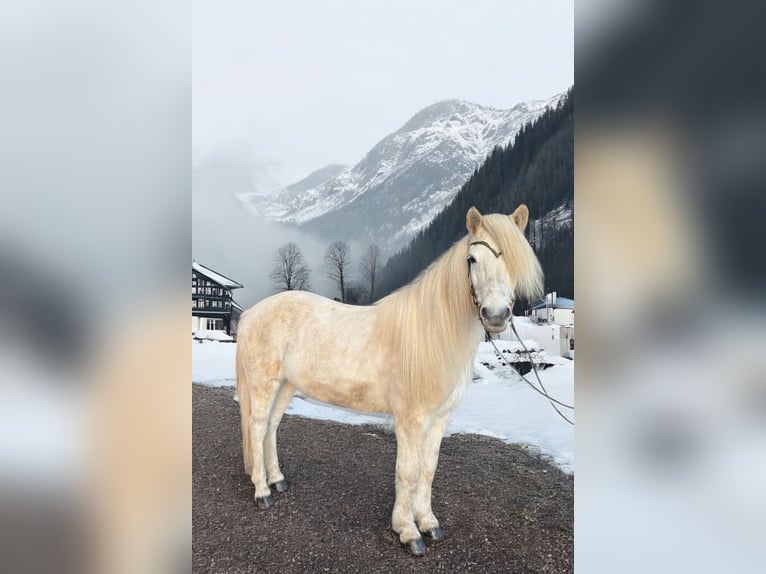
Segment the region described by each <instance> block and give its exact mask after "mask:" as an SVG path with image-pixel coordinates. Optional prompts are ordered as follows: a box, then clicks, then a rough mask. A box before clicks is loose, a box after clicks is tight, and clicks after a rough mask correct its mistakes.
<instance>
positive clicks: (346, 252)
mask: <svg viewBox="0 0 766 574" xmlns="http://www.w3.org/2000/svg"><path fill="white" fill-rule="evenodd" d="M324 260H325V262H326V263H327V267H328V271H327V276H328V277H329V278H330V279H332V281H333V282H334V283H335V284H336V285H337V286H338V288H339V289H340V300H341V302H343V303H345V302H346V281H347V280H348V268H349V266H350V265H351V250H350V249H349V248H348V245H347V244H346V243H344V242H343V241H336V242H335V243H333V244H332V245H330V247H329V248H328V249H327V253H325V256H324Z"/></svg>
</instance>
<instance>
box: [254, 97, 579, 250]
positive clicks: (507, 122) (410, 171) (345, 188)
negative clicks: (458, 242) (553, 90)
mask: <svg viewBox="0 0 766 574" xmlns="http://www.w3.org/2000/svg"><path fill="white" fill-rule="evenodd" d="M563 95H564V94H559V95H556V96H554V97H553V98H551V99H549V100H536V101H530V102H524V103H520V104H517V105H516V106H514V107H512V108H510V109H507V110H501V109H496V108H491V107H487V106H481V105H478V104H474V103H471V102H466V101H462V100H443V101H440V102H437V103H435V104H432V105H430V106H428V107H426V108H424V109H422V110H420V111H419V112H418V113H417V114H415V115H414V116H412V118H410V119H409V120H408V121H407V122H406V123H405V124H404V125H403V126H402V127H401V128H400V129H399V130H397V131H395V132H393V133H392V134H389V135H388V136H386V137H385V138H383V139H382V140H381V141H380V142H378V143H377V144H376V145H375V146H374V147H373V148H372V149H371V150H370V151H369V152H368V153H367V155H365V157H364V158H363V159H362V160H361V161H360V162H359V163H357V164H356V165H355V166H353V167H343V166H337V165H333V166H327V167H325V168H322V169H320V170H317V171H315V172H313V173H312V174H310V175H309V176H308V177H306V178H305V179H303V180H301V181H299V182H297V183H295V184H292V185H290V186H287V187H285V188H281V189H278V190H276V191H275V192H273V193H271V194H269V195H268V196H248V197H247V198H245V199H246V200H247V202H248V204H249V207H251V208H252V209H254V210H255V211H257V212H258V213H260V214H261V215H262V216H264V217H266V218H268V219H273V220H277V221H283V222H289V223H294V224H299V225H304V226H307V227H308V228H310V229H312V230H314V231H316V232H318V233H320V234H322V235H325V236H327V237H328V238H336V239H358V240H362V241H369V242H374V243H378V244H379V245H381V247H383V248H384V249H385V250H386V251H388V252H391V251H393V250H395V249H397V248H399V247H401V246H403V245H404V244H405V243H406V242H407V241H409V239H411V237H412V236H413V235H415V234H416V233H417V232H418V231H419V230H420V229H422V228H423V227H425V226H426V225H428V223H429V222H430V221H431V220H432V219H433V218H434V217H435V216H436V215H437V214H438V213H439V212H440V211H441V210H442V209H443V208H444V207H445V206H446V205H447V204H448V203H449V202H450V201H451V200H452V198H453V197H454V196H455V194H456V193H457V192H458V190H459V189H460V186H461V185H462V184H463V183H465V181H466V180H467V179H468V178H469V177H470V175H471V174H472V173H473V170H474V169H475V168H476V167H478V166H479V165H480V164H481V163H482V162H483V161H484V159H485V158H486V156H487V154H488V153H489V152H491V151H492V149H493V148H494V147H495V146H498V145H506V144H508V143H509V142H511V141H512V140H513V139H514V137H515V136H516V134H517V133H518V131H519V130H520V129H521V128H522V127H523V126H524V125H525V124H526V123H528V122H530V121H532V120H534V119H535V118H537V117H538V116H539V115H540V114H541V113H542V112H543V111H545V109H546V108H547V107H549V106H552V105H553V106H555V105H556V104H557V103H558V101H559V100H560V99H561V98H562V97H563ZM339 230H343V231H339ZM341 234H342V235H343V236H341Z"/></svg>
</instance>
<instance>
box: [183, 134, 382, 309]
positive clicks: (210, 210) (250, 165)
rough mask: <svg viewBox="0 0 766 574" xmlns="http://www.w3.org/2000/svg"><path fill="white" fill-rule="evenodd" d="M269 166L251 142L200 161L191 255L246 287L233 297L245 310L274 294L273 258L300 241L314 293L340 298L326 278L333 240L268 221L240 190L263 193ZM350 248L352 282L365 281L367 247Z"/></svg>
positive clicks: (194, 189)
mask: <svg viewBox="0 0 766 574" xmlns="http://www.w3.org/2000/svg"><path fill="white" fill-rule="evenodd" d="M269 170H270V167H269V165H268V164H264V163H262V162H260V161H258V160H257V159H255V158H254V157H253V154H252V153H251V152H250V149H249V148H248V146H246V145H236V146H235V145H228V146H224V147H220V148H217V149H216V150H215V151H214V152H212V153H210V154H208V155H207V156H204V157H202V158H200V159H199V161H198V162H197V164H196V165H195V166H194V170H193V183H192V203H193V205H192V256H193V257H194V259H196V260H197V261H198V262H199V263H201V264H203V265H205V266H207V267H210V268H212V269H214V270H215V271H217V272H219V273H223V274H224V275H226V276H227V277H229V278H231V279H234V280H235V281H238V282H239V283H241V284H242V285H244V288H243V289H238V290H236V291H235V292H234V298H235V299H236V301H237V302H238V303H240V305H242V306H243V307H244V308H247V307H250V306H251V305H253V304H255V303H256V302H257V301H259V300H260V299H262V298H263V297H266V296H268V295H271V294H273V293H275V288H274V285H273V284H272V281H271V279H270V278H269V272H270V270H271V268H272V265H273V263H274V256H275V254H276V252H277V250H278V249H279V247H281V246H282V245H284V244H285V243H287V242H290V241H292V242H294V243H296V244H297V245H298V246H299V247H300V249H301V251H302V252H303V255H304V257H305V258H306V261H307V262H308V264H309V267H310V268H311V289H310V290H311V291H312V292H315V293H319V294H321V295H325V296H327V297H337V296H339V293H338V290H337V287H336V286H335V285H334V284H333V283H332V282H330V281H329V280H328V279H327V277H326V273H325V271H326V267H325V264H324V254H325V252H326V251H327V248H328V246H329V245H330V243H332V239H330V238H322V237H318V236H316V235H313V234H310V233H307V232H305V231H302V230H301V229H300V228H298V227H296V226H291V225H285V224H281V223H278V222H274V221H269V220H266V219H263V218H262V217H259V216H258V215H257V214H255V213H253V212H252V211H250V210H248V209H247V208H246V207H245V206H244V204H242V203H241V202H240V201H239V200H238V199H237V195H238V194H241V193H253V192H255V193H258V192H262V191H263V189H264V187H265V184H264V182H268V180H269V173H270V172H269ZM347 243H348V244H349V246H350V248H351V257H352V264H351V268H350V270H349V271H350V278H351V281H352V282H354V281H355V280H358V279H361V277H360V276H359V261H360V258H361V256H362V255H363V254H364V253H365V252H366V251H367V248H368V245H367V244H363V243H360V242H347Z"/></svg>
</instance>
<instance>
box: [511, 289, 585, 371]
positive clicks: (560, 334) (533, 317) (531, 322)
mask: <svg viewBox="0 0 766 574" xmlns="http://www.w3.org/2000/svg"><path fill="white" fill-rule="evenodd" d="M514 320H515V323H516V329H517V330H518V332H519V335H520V336H521V338H522V339H532V340H534V341H536V342H537V343H538V344H539V345H540V348H541V349H543V350H544V351H546V352H547V353H549V354H551V355H557V356H560V357H567V358H569V359H573V358H574V300H572V299H567V298H566V297H559V296H558V295H557V294H556V292H555V291H554V292H553V293H548V294H547V295H546V296H545V298H544V299H541V300H540V301H539V302H537V303H536V304H534V305H532V307H531V308H530V309H529V311H527V316H526V317H516V318H515V319H514ZM499 338H500V339H508V340H515V339H516V336H515V335H514V333H513V331H512V330H511V328H510V325H509V326H508V328H506V330H505V331H503V332H502V333H500V335H499Z"/></svg>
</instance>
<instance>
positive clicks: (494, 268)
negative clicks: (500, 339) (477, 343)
mask: <svg viewBox="0 0 766 574" xmlns="http://www.w3.org/2000/svg"><path fill="white" fill-rule="evenodd" d="M528 220H529V210H528V209H527V206H526V205H520V206H519V207H518V208H517V209H516V211H514V212H513V213H512V214H511V215H508V216H504V215H487V216H482V215H481V213H479V211H478V210H477V209H476V208H475V207H472V208H471V209H469V210H468V214H467V215H466V227H467V228H468V232H469V233H470V235H469V246H468V255H467V258H468V276H469V279H470V283H471V288H472V290H473V297H474V303H475V304H476V306H477V307H478V310H479V318H480V319H481V323H482V325H483V326H484V329H485V330H486V331H487V332H489V333H499V332H500V331H503V330H504V329H505V327H506V324H507V322H508V319H509V318H510V316H511V309H512V307H513V301H514V298H515V295H516V293H517V290H521V291H528V289H527V287H528V285H529V284H531V283H530V280H533V281H537V280H538V279H537V276H536V277H534V278H530V277H522V276H520V274H519V273H518V269H509V261H512V259H511V258H513V257H514V256H516V253H505V254H504V253H503V251H504V250H514V251H517V250H519V252H520V253H521V252H522V251H521V250H520V246H517V245H516V244H517V243H519V242H520V241H521V242H523V243H524V246H525V247H526V248H527V249H525V250H523V252H524V256H525V257H529V255H530V254H531V257H532V258H533V259H534V254H532V251H531V248H529V244H527V242H526V239H524V229H525V228H526V226H527V221H528ZM512 226H513V227H512ZM514 227H515V228H517V229H514ZM517 231H518V232H517ZM527 250H528V252H529V253H528V254H527V253H526V251H527ZM532 267H534V269H535V270H536V274H539V264H537V260H536V259H534V265H532ZM519 287H521V289H519Z"/></svg>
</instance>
